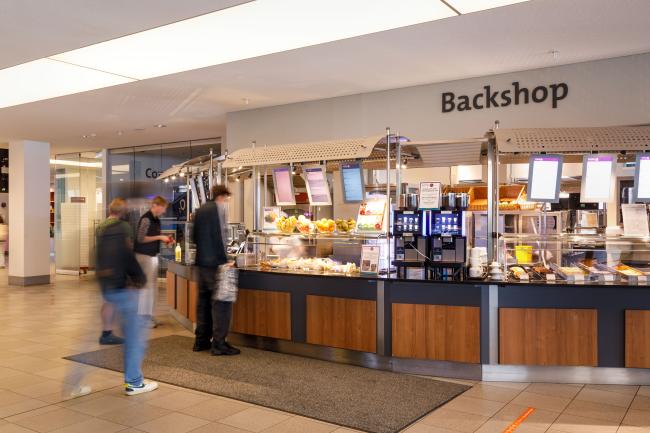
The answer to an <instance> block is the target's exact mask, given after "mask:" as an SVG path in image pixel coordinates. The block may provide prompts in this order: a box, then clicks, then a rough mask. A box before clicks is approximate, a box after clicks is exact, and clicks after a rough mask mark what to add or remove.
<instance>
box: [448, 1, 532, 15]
mask: <svg viewBox="0 0 650 433" xmlns="http://www.w3.org/2000/svg"><path fill="white" fill-rule="evenodd" d="M444 1H445V2H446V3H447V4H448V5H449V6H451V7H452V8H454V9H456V10H457V11H458V12H460V13H461V14H468V13H470V12H478V11H483V10H486V9H493V8H498V7H501V6H508V5H511V4H515V3H523V2H526V1H528V0H444Z"/></svg>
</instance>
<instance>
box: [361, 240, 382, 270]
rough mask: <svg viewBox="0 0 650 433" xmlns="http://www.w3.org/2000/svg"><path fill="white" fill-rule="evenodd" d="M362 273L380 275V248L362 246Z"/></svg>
mask: <svg viewBox="0 0 650 433" xmlns="http://www.w3.org/2000/svg"><path fill="white" fill-rule="evenodd" d="M360 270H361V273H362V274H374V275H376V274H378V273H379V246H377V245H362V246H361V269H360Z"/></svg>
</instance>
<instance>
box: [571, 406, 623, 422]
mask: <svg viewBox="0 0 650 433" xmlns="http://www.w3.org/2000/svg"><path fill="white" fill-rule="evenodd" d="M626 412H627V409H626V408H624V407H620V406H612V405H610V404H602V403H595V402H593V401H586V400H573V401H572V402H571V403H570V404H569V406H568V407H567V408H566V409H565V411H564V413H567V414H570V415H576V416H581V417H584V418H593V419H600V420H605V421H611V422H615V423H619V424H620V422H621V421H622V420H623V417H624V416H625V413H626Z"/></svg>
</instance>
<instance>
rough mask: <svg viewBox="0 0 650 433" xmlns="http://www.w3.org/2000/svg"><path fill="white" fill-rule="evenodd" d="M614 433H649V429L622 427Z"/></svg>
mask: <svg viewBox="0 0 650 433" xmlns="http://www.w3.org/2000/svg"><path fill="white" fill-rule="evenodd" d="M616 433H650V429H648V428H646V427H636V426H631V425H622V426H620V427H619V428H618V430H617V432H616Z"/></svg>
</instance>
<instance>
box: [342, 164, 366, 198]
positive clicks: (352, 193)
mask: <svg viewBox="0 0 650 433" xmlns="http://www.w3.org/2000/svg"><path fill="white" fill-rule="evenodd" d="M341 180H342V184H343V201H344V202H345V203H359V202H362V201H363V199H364V197H363V171H362V169H361V164H360V163H358V162H355V163H348V164H341Z"/></svg>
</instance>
